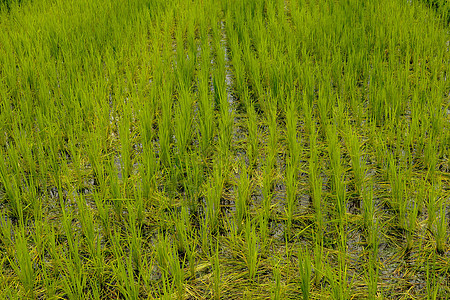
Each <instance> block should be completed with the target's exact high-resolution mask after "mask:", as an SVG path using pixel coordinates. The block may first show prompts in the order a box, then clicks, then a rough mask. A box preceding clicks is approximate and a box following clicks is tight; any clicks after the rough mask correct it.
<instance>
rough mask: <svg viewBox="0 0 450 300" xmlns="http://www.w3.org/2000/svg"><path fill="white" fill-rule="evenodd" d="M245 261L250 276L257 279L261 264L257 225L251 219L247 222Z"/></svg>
mask: <svg viewBox="0 0 450 300" xmlns="http://www.w3.org/2000/svg"><path fill="white" fill-rule="evenodd" d="M244 234H245V242H246V247H245V263H246V265H247V269H248V278H249V279H250V280H251V281H254V280H255V276H256V274H257V271H258V265H259V249H258V240H259V238H258V236H257V235H256V230H255V226H254V225H253V224H252V222H251V221H250V220H248V221H247V223H246V224H245V233H244Z"/></svg>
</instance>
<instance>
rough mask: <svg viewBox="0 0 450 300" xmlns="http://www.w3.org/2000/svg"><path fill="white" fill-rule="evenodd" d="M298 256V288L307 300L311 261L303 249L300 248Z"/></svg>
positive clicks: (309, 295)
mask: <svg viewBox="0 0 450 300" xmlns="http://www.w3.org/2000/svg"><path fill="white" fill-rule="evenodd" d="M298 258H299V259H298V267H299V271H300V289H301V292H302V298H303V300H307V299H310V298H311V261H310V257H309V253H308V252H307V251H306V250H305V249H303V248H300V250H299V253H298ZM316 273H317V270H316ZM316 276H317V274H316Z"/></svg>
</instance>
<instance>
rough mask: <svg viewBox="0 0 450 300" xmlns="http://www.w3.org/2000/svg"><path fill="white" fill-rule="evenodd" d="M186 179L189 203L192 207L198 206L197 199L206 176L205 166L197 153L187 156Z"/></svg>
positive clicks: (185, 187)
mask: <svg viewBox="0 0 450 300" xmlns="http://www.w3.org/2000/svg"><path fill="white" fill-rule="evenodd" d="M185 160H186V162H185V164H184V166H185V170H186V171H185V172H186V179H185V181H184V189H185V191H186V192H187V195H186V196H187V202H188V203H187V204H188V206H189V207H190V208H191V209H194V210H195V209H196V208H197V204H198V203H197V200H198V198H199V197H200V194H201V188H200V187H201V182H202V181H203V177H204V171H203V170H204V168H203V165H202V164H201V162H200V158H199V157H198V155H197V154H191V155H189V156H187V157H185Z"/></svg>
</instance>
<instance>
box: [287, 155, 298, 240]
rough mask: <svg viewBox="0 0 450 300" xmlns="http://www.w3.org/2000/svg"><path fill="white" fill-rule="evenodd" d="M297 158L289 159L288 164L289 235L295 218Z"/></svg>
mask: <svg viewBox="0 0 450 300" xmlns="http://www.w3.org/2000/svg"><path fill="white" fill-rule="evenodd" d="M296 171H297V170H296V167H295V160H294V159H289V161H288V162H287V165H286V208H285V211H286V219H287V224H286V225H287V226H286V232H287V234H288V236H290V234H291V228H292V221H293V218H294V211H295V202H296V198H297V197H296V196H297V180H296Z"/></svg>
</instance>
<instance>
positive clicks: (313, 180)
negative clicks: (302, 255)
mask: <svg viewBox="0 0 450 300" xmlns="http://www.w3.org/2000/svg"><path fill="white" fill-rule="evenodd" d="M311 126H312V128H311V130H310V136H309V137H310V139H309V141H310V143H309V144H310V158H309V184H310V192H311V198H312V203H313V207H314V215H315V221H316V226H317V231H316V232H317V238H318V240H319V241H322V240H323V225H324V224H323V217H322V206H321V203H322V178H321V177H320V173H319V172H320V170H319V166H318V163H319V162H318V153H317V141H316V139H317V133H316V130H315V125H314V124H313V123H312V125H311Z"/></svg>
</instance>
